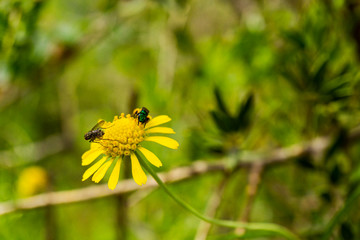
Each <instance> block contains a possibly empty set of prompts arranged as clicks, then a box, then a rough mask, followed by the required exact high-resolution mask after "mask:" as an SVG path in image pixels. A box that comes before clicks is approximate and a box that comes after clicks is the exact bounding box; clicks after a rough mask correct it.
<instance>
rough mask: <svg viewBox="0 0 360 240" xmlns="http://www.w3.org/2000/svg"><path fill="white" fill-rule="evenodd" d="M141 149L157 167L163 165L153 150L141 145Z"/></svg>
mask: <svg viewBox="0 0 360 240" xmlns="http://www.w3.org/2000/svg"><path fill="white" fill-rule="evenodd" d="M138 149H139V151H140V152H141V153H142V154H144V156H145V157H146V159H147V160H148V161H149V162H150V163H151V164H152V165H154V166H155V167H161V166H162V163H161V161H160V160H159V158H158V157H157V156H156V155H155V154H154V153H152V152H150V151H149V150H147V149H146V148H143V147H139V148H138Z"/></svg>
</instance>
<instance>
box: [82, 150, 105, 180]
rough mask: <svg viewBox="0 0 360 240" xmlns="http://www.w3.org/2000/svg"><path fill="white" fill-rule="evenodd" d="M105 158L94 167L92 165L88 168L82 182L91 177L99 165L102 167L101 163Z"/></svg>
mask: <svg viewBox="0 0 360 240" xmlns="http://www.w3.org/2000/svg"><path fill="white" fill-rule="evenodd" d="M106 159H107V156H105V155H104V156H103V157H102V158H101V159H100V160H99V161H98V162H97V163H95V164H94V165H92V166H91V167H89V168H88V169H87V170H86V171H85V172H84V175H83V179H82V180H83V181H85V180H86V179H88V178H89V177H90V176H91V175H93V173H94V172H95V171H96V170H98V169H99V167H101V165H103V163H104V162H105V161H106Z"/></svg>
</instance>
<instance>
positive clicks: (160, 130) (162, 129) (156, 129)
mask: <svg viewBox="0 0 360 240" xmlns="http://www.w3.org/2000/svg"><path fill="white" fill-rule="evenodd" d="M145 132H146V133H169V134H172V133H175V132H174V130H173V129H172V128H168V127H154V128H150V129H147V130H146V131H145Z"/></svg>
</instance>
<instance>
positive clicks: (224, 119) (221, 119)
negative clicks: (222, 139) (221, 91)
mask: <svg viewBox="0 0 360 240" xmlns="http://www.w3.org/2000/svg"><path fill="white" fill-rule="evenodd" d="M210 114H211V116H212V118H213V120H214V122H215V124H216V126H217V127H218V128H219V129H220V130H221V131H223V132H231V131H233V130H232V125H233V123H232V119H231V118H229V117H228V116H226V115H225V114H224V113H222V112H219V111H211V112H210Z"/></svg>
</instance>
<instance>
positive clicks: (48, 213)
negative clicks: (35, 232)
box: [44, 174, 57, 240]
mask: <svg viewBox="0 0 360 240" xmlns="http://www.w3.org/2000/svg"><path fill="white" fill-rule="evenodd" d="M51 176H52V175H51V174H49V177H48V182H47V190H48V191H51V190H53V186H52V185H53V179H52V178H51ZM44 210H45V231H46V232H45V234H46V235H45V239H46V240H56V232H57V231H56V220H55V219H56V216H55V211H54V206H51V205H49V206H46V208H45V209H44Z"/></svg>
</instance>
